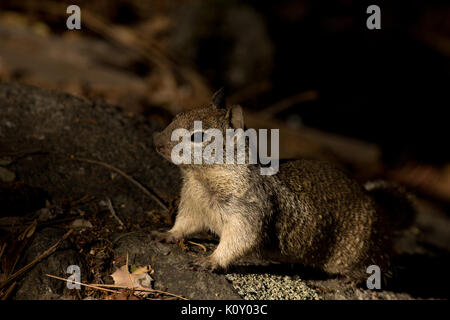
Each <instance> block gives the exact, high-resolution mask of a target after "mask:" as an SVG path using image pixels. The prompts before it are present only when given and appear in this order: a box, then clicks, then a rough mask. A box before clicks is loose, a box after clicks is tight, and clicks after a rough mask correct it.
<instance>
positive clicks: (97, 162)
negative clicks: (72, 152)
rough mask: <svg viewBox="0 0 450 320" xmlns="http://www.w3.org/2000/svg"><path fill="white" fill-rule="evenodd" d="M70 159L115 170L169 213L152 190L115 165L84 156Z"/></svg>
mask: <svg viewBox="0 0 450 320" xmlns="http://www.w3.org/2000/svg"><path fill="white" fill-rule="evenodd" d="M71 160H75V161H81V162H87V163H94V164H98V165H100V166H103V167H105V168H108V169H109V170H112V171H114V172H117V173H118V174H120V175H121V176H122V177H124V178H125V179H127V180H128V181H130V182H131V183H133V184H134V185H135V186H137V187H138V188H139V189H141V191H142V192H144V193H145V194H146V195H147V196H149V197H150V198H152V199H153V200H154V201H155V202H157V203H158V204H159V206H160V207H161V208H163V210H164V211H165V212H166V213H169V208H168V207H167V206H166V205H165V204H164V203H163V202H162V201H161V200H160V199H159V198H158V196H157V195H156V194H154V193H152V192H150V190H148V189H147V188H146V187H144V186H143V185H142V184H140V183H139V182H137V181H136V180H135V179H133V178H132V177H131V176H129V175H128V174H126V173H125V172H123V171H122V170H120V169H117V168H116V167H114V166H112V165H110V164H108V163H105V162H102V161H97V160H92V159H86V158H75V157H72V158H71Z"/></svg>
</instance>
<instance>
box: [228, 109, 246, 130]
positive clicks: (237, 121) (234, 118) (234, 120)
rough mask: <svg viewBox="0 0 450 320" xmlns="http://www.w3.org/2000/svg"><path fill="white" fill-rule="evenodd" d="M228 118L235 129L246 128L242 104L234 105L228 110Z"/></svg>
mask: <svg viewBox="0 0 450 320" xmlns="http://www.w3.org/2000/svg"><path fill="white" fill-rule="evenodd" d="M227 119H228V121H229V122H230V125H231V127H232V128H234V129H239V128H241V129H244V111H242V108H241V106H232V107H231V108H230V109H228V111H227Z"/></svg>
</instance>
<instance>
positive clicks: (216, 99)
mask: <svg viewBox="0 0 450 320" xmlns="http://www.w3.org/2000/svg"><path fill="white" fill-rule="evenodd" d="M197 121H201V130H196V129H198V127H195V126H194V124H195V123H194V122H197ZM197 124H198V123H197ZM239 128H242V129H244V114H243V111H242V108H241V107H240V106H237V105H235V106H231V107H228V108H227V107H226V99H225V93H224V89H223V88H222V89H220V90H219V91H217V92H216V93H214V95H213V96H212V99H211V103H210V104H209V105H208V106H206V107H203V108H198V109H194V110H189V111H185V112H182V113H179V114H177V115H176V116H175V118H174V119H173V120H172V122H171V123H170V124H169V125H168V126H167V127H166V128H165V129H164V130H163V131H161V132H159V133H156V134H154V137H153V141H154V144H155V147H156V150H157V151H158V153H159V154H161V155H162V156H163V157H164V158H166V159H167V160H169V161H172V158H171V155H172V149H173V148H174V147H175V146H176V145H178V144H179V143H180V140H179V139H175V141H173V139H172V138H173V133H174V131H175V130H177V129H185V130H187V131H185V130H183V131H184V132H185V133H186V134H189V137H190V138H189V140H190V143H191V144H192V145H193V144H194V143H200V144H201V145H202V151H203V150H204V148H205V147H206V146H207V145H208V144H209V143H210V142H211V137H208V133H207V132H206V131H207V130H208V129H217V130H219V131H220V132H221V133H222V137H223V138H224V141H225V134H226V130H227V129H239ZM212 139H214V137H213V138H212Z"/></svg>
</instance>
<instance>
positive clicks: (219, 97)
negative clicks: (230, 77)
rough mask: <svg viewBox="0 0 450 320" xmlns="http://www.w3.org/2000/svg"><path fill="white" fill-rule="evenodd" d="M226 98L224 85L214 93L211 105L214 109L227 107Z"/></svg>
mask: <svg viewBox="0 0 450 320" xmlns="http://www.w3.org/2000/svg"><path fill="white" fill-rule="evenodd" d="M225 104H226V99H225V89H224V88H223V87H222V88H220V89H219V90H217V91H216V93H214V94H213V96H212V99H211V106H212V107H213V108H214V109H223V108H225Z"/></svg>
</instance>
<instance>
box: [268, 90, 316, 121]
mask: <svg viewBox="0 0 450 320" xmlns="http://www.w3.org/2000/svg"><path fill="white" fill-rule="evenodd" d="M318 97H319V94H318V92H317V91H315V90H309V91H304V92H300V93H298V94H296V95H293V96H291V97H287V98H286V99H283V100H281V101H279V102H277V103H275V104H273V105H271V106H268V107H267V108H264V110H262V111H260V113H261V117H264V118H270V117H274V116H275V115H277V114H279V113H280V112H282V111H284V110H286V109H288V108H290V107H292V106H293V105H294V104H298V103H302V102H306V101H314V100H317V98H318Z"/></svg>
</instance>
